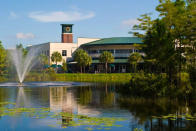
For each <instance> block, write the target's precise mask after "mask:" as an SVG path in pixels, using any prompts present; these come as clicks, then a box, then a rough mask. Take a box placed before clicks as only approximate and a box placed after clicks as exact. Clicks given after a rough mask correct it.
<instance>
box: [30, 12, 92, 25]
mask: <svg viewBox="0 0 196 131" xmlns="http://www.w3.org/2000/svg"><path fill="white" fill-rule="evenodd" d="M94 16H95V14H94V13H93V12H87V13H82V12H81V11H80V12H79V11H67V12H63V11H54V12H31V13H30V14H29V17H30V18H32V19H34V20H37V21H40V22H73V21H79V20H85V19H90V18H92V17H94Z"/></svg>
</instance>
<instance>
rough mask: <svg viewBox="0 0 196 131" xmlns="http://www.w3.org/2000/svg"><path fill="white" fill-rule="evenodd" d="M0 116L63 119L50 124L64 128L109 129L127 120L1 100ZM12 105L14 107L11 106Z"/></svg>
mask: <svg viewBox="0 0 196 131" xmlns="http://www.w3.org/2000/svg"><path fill="white" fill-rule="evenodd" d="M0 105H4V106H3V107H0V117H4V116H9V117H21V116H23V117H29V118H33V119H44V118H49V119H57V120H59V119H61V120H62V121H61V122H56V123H52V124H50V123H49V124H48V126H50V127H57V126H59V125H61V126H62V128H67V127H75V126H84V128H85V129H86V130H94V129H105V130H109V129H111V128H112V127H122V125H117V124H116V123H117V122H119V121H125V119H123V118H115V117H89V116H87V115H79V114H72V113H69V112H58V113H57V112H56V113H53V112H50V108H25V107H22V108H17V107H16V103H12V102H0ZM10 107H12V108H10Z"/></svg>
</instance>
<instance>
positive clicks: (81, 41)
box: [78, 38, 100, 47]
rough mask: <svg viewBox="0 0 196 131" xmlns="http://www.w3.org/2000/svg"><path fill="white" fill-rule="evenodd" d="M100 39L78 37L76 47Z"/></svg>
mask: <svg viewBox="0 0 196 131" xmlns="http://www.w3.org/2000/svg"><path fill="white" fill-rule="evenodd" d="M96 40H100V39H99V38H78V47H79V46H80V45H82V44H86V43H89V42H93V41H96Z"/></svg>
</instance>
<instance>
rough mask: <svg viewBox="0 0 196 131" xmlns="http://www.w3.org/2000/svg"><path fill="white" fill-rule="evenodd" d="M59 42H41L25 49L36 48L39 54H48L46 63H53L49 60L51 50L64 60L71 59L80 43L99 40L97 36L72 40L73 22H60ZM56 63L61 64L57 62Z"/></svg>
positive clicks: (68, 60)
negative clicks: (59, 54) (60, 33)
mask: <svg viewBox="0 0 196 131" xmlns="http://www.w3.org/2000/svg"><path fill="white" fill-rule="evenodd" d="M61 26H62V35H61V42H47V43H43V44H38V45H33V46H28V47H27V49H28V50H30V49H33V48H34V49H38V50H39V53H40V54H45V55H46V56H48V64H54V63H53V62H52V61H51V56H52V53H53V52H56V51H57V52H59V53H61V55H62V58H63V60H65V61H66V62H70V61H73V59H72V54H73V52H74V51H75V50H76V49H77V48H79V47H80V45H81V44H84V43H88V42H92V41H95V40H99V39H97V38H78V39H77V43H74V42H73V32H72V31H73V24H62V25H61ZM58 64H62V62H59V63H58Z"/></svg>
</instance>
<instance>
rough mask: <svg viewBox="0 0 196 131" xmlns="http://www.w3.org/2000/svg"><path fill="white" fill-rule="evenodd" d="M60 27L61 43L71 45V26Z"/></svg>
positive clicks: (63, 25)
mask: <svg viewBox="0 0 196 131" xmlns="http://www.w3.org/2000/svg"><path fill="white" fill-rule="evenodd" d="M61 26H62V37H61V38H62V39H61V42H62V43H73V33H72V26H73V24H61Z"/></svg>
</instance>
